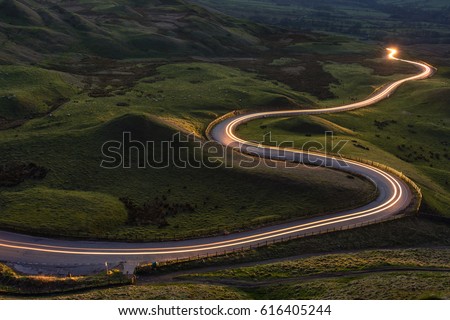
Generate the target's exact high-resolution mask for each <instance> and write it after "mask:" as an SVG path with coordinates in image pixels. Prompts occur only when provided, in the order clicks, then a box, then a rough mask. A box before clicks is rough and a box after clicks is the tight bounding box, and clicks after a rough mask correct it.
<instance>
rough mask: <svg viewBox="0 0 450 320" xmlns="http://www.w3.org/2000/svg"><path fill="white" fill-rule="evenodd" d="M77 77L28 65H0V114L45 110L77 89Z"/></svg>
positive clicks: (24, 115) (16, 115)
mask: <svg viewBox="0 0 450 320" xmlns="http://www.w3.org/2000/svg"><path fill="white" fill-rule="evenodd" d="M77 83H78V80H77V79H76V78H74V77H73V76H70V75H68V74H65V73H61V72H56V71H50V70H45V69H42V68H38V67H30V66H11V65H3V66H0V118H4V119H7V120H18V119H24V118H29V117H34V116H38V115H41V114H44V113H47V112H49V111H50V110H52V109H53V108H55V107H56V106H57V105H58V104H60V103H61V101H63V100H65V99H68V98H70V97H71V96H73V95H75V94H76V92H77V87H76V86H77Z"/></svg>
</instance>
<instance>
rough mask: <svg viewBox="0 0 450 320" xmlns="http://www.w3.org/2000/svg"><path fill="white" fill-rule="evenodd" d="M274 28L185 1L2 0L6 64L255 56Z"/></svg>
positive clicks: (0, 57)
mask: <svg viewBox="0 0 450 320" xmlns="http://www.w3.org/2000/svg"><path fill="white" fill-rule="evenodd" d="M269 33H270V29H269V28H265V27H261V26H257V25H255V24H251V23H246V22H243V21H240V20H237V19H234V18H230V17H225V16H222V15H220V14H213V13H210V12H209V11H207V10H205V9H202V8H201V7H198V6H196V5H192V4H188V3H186V2H184V1H182V0H149V1H139V0H116V1H112V0H108V1H98V0H88V1H60V0H51V1H41V0H20V1H19V0H2V1H0V42H1V43H2V46H1V47H2V49H1V50H0V63H1V62H3V63H10V62H14V61H17V60H19V61H26V62H42V59H48V58H49V57H55V56H56V55H61V54H64V55H67V56H70V57H72V58H73V57H74V56H77V55H79V54H87V55H97V56H101V57H107V58H116V59H123V58H136V57H141V58H142V57H161V58H166V57H173V56H175V57H186V56H190V55H200V56H212V55H214V56H224V55H233V54H239V55H243V54H244V55H248V54H251V53H254V52H261V51H262V50H263V49H264V44H263V41H262V40H261V37H262V36H263V35H267V34H269ZM64 58H67V57H64V56H59V57H58V59H64Z"/></svg>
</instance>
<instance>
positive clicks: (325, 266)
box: [183, 249, 450, 281]
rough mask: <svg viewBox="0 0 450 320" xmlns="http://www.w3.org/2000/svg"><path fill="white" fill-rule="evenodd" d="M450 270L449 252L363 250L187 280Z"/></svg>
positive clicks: (208, 274)
mask: <svg viewBox="0 0 450 320" xmlns="http://www.w3.org/2000/svg"><path fill="white" fill-rule="evenodd" d="M394 267H395V268H412V267H414V268H441V269H445V268H450V251H449V250H447V249H442V250H430V249H409V250H380V251H363V252H357V253H350V254H332V255H324V256H315V257H310V258H305V259H298V260H292V261H285V262H276V263H271V264H265V265H257V266H253V267H244V268H237V269H229V270H221V271H216V272H211V273H200V274H191V275H189V276H185V277H183V278H184V279H191V278H195V277H201V278H212V279H246V280H255V281H261V280H267V279H283V278H294V277H302V276H310V275H317V274H328V273H337V272H349V271H363V270H371V269H380V268H394Z"/></svg>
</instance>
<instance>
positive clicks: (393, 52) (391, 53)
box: [386, 48, 398, 59]
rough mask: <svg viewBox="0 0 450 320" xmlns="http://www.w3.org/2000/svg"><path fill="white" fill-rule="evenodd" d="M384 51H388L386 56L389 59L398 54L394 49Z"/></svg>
mask: <svg viewBox="0 0 450 320" xmlns="http://www.w3.org/2000/svg"><path fill="white" fill-rule="evenodd" d="M386 50H387V51H389V55H388V58H389V59H394V58H395V55H396V54H397V53H398V50H397V49H394V48H386Z"/></svg>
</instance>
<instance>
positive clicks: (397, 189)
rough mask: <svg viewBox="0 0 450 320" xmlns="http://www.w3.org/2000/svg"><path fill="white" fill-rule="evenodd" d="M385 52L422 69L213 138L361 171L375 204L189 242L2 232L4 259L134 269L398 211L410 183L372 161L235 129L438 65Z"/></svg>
mask: <svg viewBox="0 0 450 320" xmlns="http://www.w3.org/2000/svg"><path fill="white" fill-rule="evenodd" d="M387 50H388V51H389V55H388V58H389V59H394V60H398V61H402V62H404V63H408V64H412V65H414V66H416V67H418V68H419V69H420V73H419V74H417V75H414V76H411V77H407V78H405V79H402V80H399V81H396V82H394V83H392V84H389V85H387V86H385V87H384V88H383V89H381V90H379V91H378V92H376V93H375V94H373V95H372V96H371V97H370V98H368V99H366V100H363V101H360V102H356V103H353V104H349V105H344V106H339V107H332V108H324V109H309V110H288V111H271V112H257V113H252V114H244V115H236V116H234V117H231V118H228V119H226V120H224V121H222V122H220V123H219V124H217V125H216V126H214V127H213V129H212V131H211V136H212V138H213V139H214V140H216V141H217V142H218V143H220V144H222V145H225V146H228V147H231V148H234V149H237V150H238V151H240V152H243V153H249V154H252V155H257V156H260V157H265V158H270V159H274V160H283V161H295V162H301V163H307V164H314V165H322V166H327V167H331V168H334V169H338V170H343V171H346V172H349V173H354V174H359V175H362V176H364V177H366V178H367V179H369V180H371V181H372V182H373V183H375V184H376V186H377V188H378V191H379V195H378V197H377V199H375V200H374V201H373V202H371V203H369V204H367V205H365V206H363V207H360V208H357V209H353V210H348V211H345V212H340V213H336V214H331V215H325V216H320V217H314V218H310V219H303V220H300V221H296V222H291V223H284V224H279V225H276V226H270V227H266V228H261V229H257V230H252V231H247V232H242V233H235V234H230V235H225V236H216V237H210V238H200V239H193V240H186V241H172V242H159V243H123V242H103V241H70V240H60V239H49V238H43V237H34V236H27V235H22V234H17V233H11V232H6V231H0V260H1V261H6V262H10V263H12V264H14V265H15V266H16V267H17V268H18V269H19V270H22V271H25V272H30V273H33V272H38V271H44V272H45V271H48V272H55V271H60V272H61V273H67V272H68V271H67V270H69V271H74V270H75V272H76V270H84V271H86V270H88V269H80V268H79V269H76V266H87V265H88V266H92V268H91V269H92V270H93V269H95V268H99V266H103V265H104V263H105V261H108V262H109V263H111V264H117V263H119V262H123V261H126V262H127V263H128V265H129V266H133V267H134V265H136V264H138V263H140V262H143V261H162V260H167V259H174V258H185V257H189V256H197V255H199V254H206V253H210V254H213V253H216V252H217V251H219V252H220V251H223V250H233V249H237V248H241V247H242V246H249V245H255V246H256V245H259V244H265V243H266V242H267V241H272V240H276V239H280V238H285V237H289V236H295V235H305V234H309V233H312V232H320V231H322V232H323V231H326V230H329V229H333V228H341V227H348V226H353V225H356V224H360V223H366V222H372V221H376V220H380V219H385V218H388V217H391V216H394V215H396V214H398V213H399V212H401V211H402V210H403V209H405V208H406V207H407V206H408V205H409V204H410V202H411V200H412V198H413V194H412V192H411V189H410V187H409V186H408V185H407V184H406V182H404V181H403V180H402V179H400V178H399V177H398V176H396V175H394V174H392V173H389V172H386V171H383V170H381V169H379V168H377V167H374V166H371V165H368V164H364V163H361V162H357V161H353V160H343V159H340V158H335V157H333V156H330V155H326V154H319V153H311V152H308V153H305V152H303V151H301V150H297V149H280V148H277V147H270V146H264V145H259V144H256V143H252V142H249V141H245V140H243V139H240V138H239V137H237V136H236V135H235V131H236V128H237V127H238V126H239V125H241V124H243V123H245V122H248V121H251V120H255V119H260V118H266V117H289V116H297V115H307V114H308V115H309V114H320V113H333V112H343V111H349V110H354V109H358V108H363V107H367V106H369V105H373V104H375V103H377V102H379V101H381V100H383V99H385V98H388V97H389V96H390V95H391V94H392V93H393V92H394V91H395V90H396V89H397V88H398V87H399V86H400V85H402V84H403V83H405V82H408V81H413V80H420V79H425V78H428V77H430V76H431V75H432V74H433V72H434V69H433V68H432V67H430V66H428V65H427V64H425V63H421V62H415V61H409V60H403V59H399V58H397V57H396V54H397V51H396V50H395V49H387ZM274 210H276V209H274ZM46 268H47V269H46ZM74 268H75V269H74ZM80 272H83V271H80Z"/></svg>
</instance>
